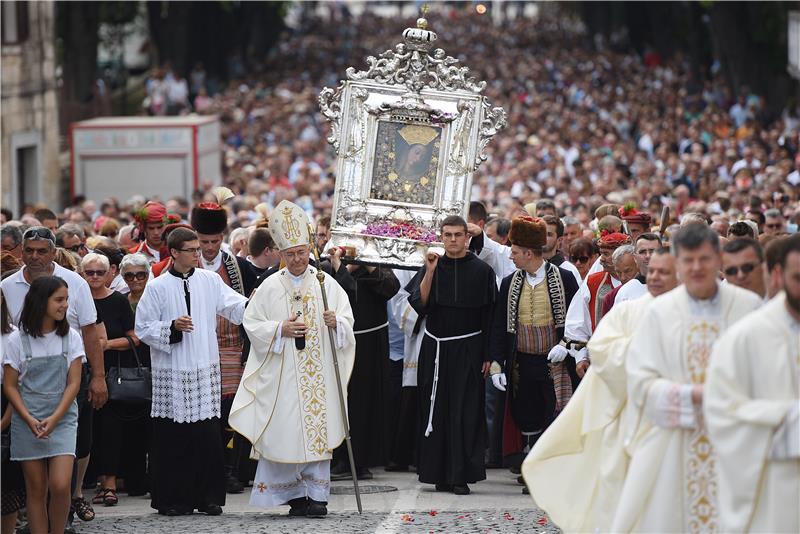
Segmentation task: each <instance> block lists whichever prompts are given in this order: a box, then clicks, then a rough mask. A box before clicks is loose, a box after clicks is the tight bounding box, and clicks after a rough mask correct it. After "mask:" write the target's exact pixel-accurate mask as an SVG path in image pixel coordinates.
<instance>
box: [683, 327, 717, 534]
mask: <svg viewBox="0 0 800 534" xmlns="http://www.w3.org/2000/svg"><path fill="white" fill-rule="evenodd" d="M720 331H721V327H720V324H719V323H718V322H716V321H713V320H708V319H707V318H697V320H696V321H695V322H694V324H693V326H691V327H690V328H689V332H688V335H687V339H686V357H687V362H686V364H687V370H688V372H689V376H690V378H691V381H692V384H703V383H704V382H705V377H706V368H707V367H708V362H709V357H710V356H711V349H712V348H713V345H714V342H715V341H716V340H717V338H718V337H719V334H720ZM685 468H686V490H687V491H686V492H685V493H684V494H685V496H686V499H687V502H686V510H688V513H689V516H688V518H687V521H688V525H687V527H688V529H689V531H690V532H713V531H716V530H717V528H718V525H717V520H718V518H717V513H718V510H717V502H718V500H717V475H716V472H715V470H716V466H715V456H714V449H713V447H712V445H711V442H710V441H709V439H708V432H707V430H706V427H705V423H704V422H703V420H702V418H701V416H700V413H699V412H698V425H697V428H695V429H694V430H693V431H692V433H691V435H690V436H689V437H688V454H687V455H686V465H685Z"/></svg>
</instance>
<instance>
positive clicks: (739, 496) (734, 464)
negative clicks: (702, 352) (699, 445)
mask: <svg viewBox="0 0 800 534" xmlns="http://www.w3.org/2000/svg"><path fill="white" fill-rule="evenodd" d="M794 241H795V245H794V246H795V251H793V252H792V254H787V256H789V257H791V256H794V260H793V263H794V265H793V266H791V267H784V274H783V276H784V286H785V288H786V289H785V291H786V292H785V293H779V294H778V295H777V296H776V297H775V298H773V299H772V300H771V301H770V302H769V303H767V304H766V305H764V307H763V308H762V309H760V310H758V311H756V312H753V313H751V314H750V315H748V316H746V317H744V318H743V319H742V320H741V321H739V322H738V323H737V324H736V326H735V327H734V328H731V329H730V330H728V331H727V332H726V333H725V335H724V336H722V338H721V339H720V340H719V342H718V343H717V344H716V346H715V347H714V352H713V354H712V359H711V365H710V366H709V369H708V378H707V379H706V395H705V406H704V408H705V416H706V421H707V423H708V433H709V437H710V438H711V443H712V444H713V445H714V448H715V449H716V450H717V454H718V456H719V462H718V466H719V479H720V490H719V505H720V506H719V508H720V526H721V527H722V528H721V530H723V531H724V532H765V533H767V532H768V533H774V532H800V510H799V509H798V503H800V415H798V410H799V409H800V384H798V383H799V382H800V235H796V236H794ZM788 269H792V270H793V276H794V277H795V280H794V282H792V281H791V280H790V279H789V277H788V276H787V270H788ZM792 286H793V287H792ZM790 293H793V295H790Z"/></svg>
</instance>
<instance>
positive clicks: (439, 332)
mask: <svg viewBox="0 0 800 534" xmlns="http://www.w3.org/2000/svg"><path fill="white" fill-rule="evenodd" d="M440 229H441V236H442V241H443V242H444V247H445V255H444V256H441V257H440V256H439V255H438V254H436V253H435V252H433V251H429V252H428V254H427V256H426V259H425V266H424V267H423V268H422V269H420V271H419V272H418V273H417V274H416V276H415V277H414V278H413V279H412V280H411V282H409V284H408V286H407V287H406V289H407V290H408V292H409V294H410V296H409V298H408V300H409V302H410V303H411V306H413V307H414V309H415V310H416V311H417V313H418V314H419V315H420V317H423V316H424V317H425V331H424V335H425V337H424V338H423V340H422V347H421V348H420V354H419V369H418V374H417V377H418V390H419V399H420V411H421V414H420V415H421V420H420V421H421V423H422V424H421V430H422V434H421V435H420V438H419V439H420V441H419V442H418V443H419V447H418V451H419V453H418V454H419V462H418V465H417V474H418V475H419V480H420V482H423V483H426V484H436V489H437V491H452V492H453V493H455V494H456V495H467V494H469V492H470V489H469V486H468V485H467V484H468V483H472V482H477V481H479V480H483V479H485V478H486V468H485V465H484V450H485V444H486V435H485V425H486V421H485V407H484V395H485V393H484V378H485V377H486V376H487V375H488V373H489V346H488V342H489V328H490V326H491V322H492V308H493V306H494V301H495V297H496V296H497V284H496V280H495V274H494V271H492V268H491V267H489V265H487V264H486V263H484V262H483V261H481V260H480V259H478V257H477V256H475V255H474V254H473V253H471V252H469V251H468V250H467V222H466V221H465V220H464V219H462V218H461V217H459V216H457V215H453V216H449V217H446V218H445V219H444V220H443V221H442V223H441V226H440Z"/></svg>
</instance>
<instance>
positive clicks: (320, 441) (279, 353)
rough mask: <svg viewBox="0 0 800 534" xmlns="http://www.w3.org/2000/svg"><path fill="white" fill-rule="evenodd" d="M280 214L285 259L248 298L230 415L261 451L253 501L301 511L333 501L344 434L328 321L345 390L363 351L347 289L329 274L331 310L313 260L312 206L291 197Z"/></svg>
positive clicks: (276, 217) (277, 230)
mask: <svg viewBox="0 0 800 534" xmlns="http://www.w3.org/2000/svg"><path fill="white" fill-rule="evenodd" d="M272 215H273V216H272V217H271V220H270V231H271V232H272V234H273V237H274V239H275V243H276V244H277V245H278V247H279V248H280V249H281V257H282V260H283V261H284V262H285V263H286V267H285V268H283V269H281V270H280V271H278V272H277V273H275V274H274V275H272V276H270V277H269V278H267V279H266V280H265V281H264V282H263V283H262V284H261V285H260V286H259V287H258V289H257V290H256V291H255V293H254V294H253V296H252V298H251V300H250V303H249V304H248V306H247V310H246V312H245V317H244V321H243V325H244V328H245V330H246V331H247V335H248V337H249V338H250V341H251V349H250V354H249V357H248V360H247V365H246V367H245V370H244V376H243V377H242V381H241V384H240V385H239V389H238V391H237V393H236V397H235V398H234V402H233V407H232V409H231V415H230V419H229V420H230V423H231V426H232V427H233V428H234V429H235V430H236V431H237V432H239V433H240V434H242V435H243V436H244V437H246V438H247V439H248V440H249V441H250V443H251V444H252V446H253V448H252V454H251V455H252V457H253V458H255V459H257V460H258V469H257V472H256V478H255V482H254V484H253V491H252V494H251V498H250V503H251V504H253V505H257V506H278V505H281V504H287V503H288V504H290V505H291V506H292V511H291V513H292V515H304V513H303V510H304V509H305V507H307V506H308V507H309V509H310V506H311V503H312V502H315V503H317V504H319V503H322V504H324V503H326V502H327V500H328V495H329V491H330V487H329V486H330V460H331V457H332V452H333V449H335V448H336V447H337V446H338V445H339V444H340V443H341V442H342V441H343V440H344V437H345V431H344V428H345V427H344V421H343V420H342V407H341V405H340V402H339V393H338V391H337V384H336V375H335V370H334V367H333V365H334V363H333V347H331V339H330V335H329V333H328V328H329V327H331V326H332V327H334V342H335V343H336V351H337V356H338V360H339V369H340V373H341V377H342V381H343V384H342V386H343V388H344V391H345V395H346V392H347V380H348V379H349V377H350V373H351V371H352V369H353V362H354V360H355V337H354V335H353V312H352V310H351V308H350V302H349V300H348V298H347V294H346V293H345V291H344V290H343V289H342V288H341V287H340V286H339V284H338V283H337V282H336V281H335V280H334V279H333V278H332V277H330V276H328V275H327V274H325V273H323V274H324V277H325V282H324V283H325V290H326V292H327V297H328V308H329V310H331V311H332V312H333V314H331V313H330V312H329V313H327V314H323V311H324V310H323V302H322V293H321V290H320V285H319V282H318V280H317V277H316V276H317V269H316V268H314V267H311V266H309V265H308V261H309V236H308V231H307V224H308V218H307V216H306V215H305V213H304V212H303V211H302V210H301V209H300V208H299V207H297V206H295V205H294V204H292V203H290V202H286V201H283V202H281V203H280V204H279V205H278V206H277V207H276V208H275V211H274V212H273V214H272ZM334 321H335V322H334ZM303 343H304V346H303ZM306 499H307V500H308V501H307V503H306Z"/></svg>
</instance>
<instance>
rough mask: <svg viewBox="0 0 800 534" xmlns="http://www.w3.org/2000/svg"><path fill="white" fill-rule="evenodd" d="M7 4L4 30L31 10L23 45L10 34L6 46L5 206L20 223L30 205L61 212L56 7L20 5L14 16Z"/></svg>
mask: <svg viewBox="0 0 800 534" xmlns="http://www.w3.org/2000/svg"><path fill="white" fill-rule="evenodd" d="M2 4H3V5H2V9H3V13H2V15H3V17H2V19H4V20H5V22H4V24H8V23H11V21H12V20H13V19H11V18H10V16H13V15H15V13H14V11H13V10H17V9H25V8H27V17H25V16H24V15H22V16H20V15H19V14H16V15H17V21H21V22H20V23H19V24H18V25H17V31H18V32H19V34H18V35H19V36H20V37H22V39H21V40H20V42H17V43H7V42H6V41H7V40H8V36H9V35H13V32H12V33H11V34H9V32H5V33H4V39H3V44H2V73H1V74H0V83H1V84H2V85H1V86H0V97H1V98H2V108H1V109H2V158H1V159H2V167H1V169H2V182H0V194H1V196H0V198H1V199H2V202H1V203H2V205H3V206H4V207H8V208H9V209H11V210H12V211H13V212H14V216H15V217H18V216H19V214H20V210H21V208H22V206H23V204H25V203H31V204H32V203H41V204H44V205H46V206H48V207H50V208H52V209H55V210H60V209H61V208H62V207H63V206H62V204H63V198H62V189H63V187H62V185H63V184H62V183H61V177H60V173H59V164H58V155H59V133H58V108H57V105H58V104H57V99H56V75H55V68H56V63H55V46H54V36H55V10H54V4H53V2H14V3H13V4H16V6H13V7H12V8H11V9H12V11H8V10H9V6H8V4H12V2H3V3H2ZM26 18H27V24H24V21H25V19H26ZM4 29H5V28H4ZM26 33H27V37H25V34H26ZM35 147H37V148H35Z"/></svg>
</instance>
